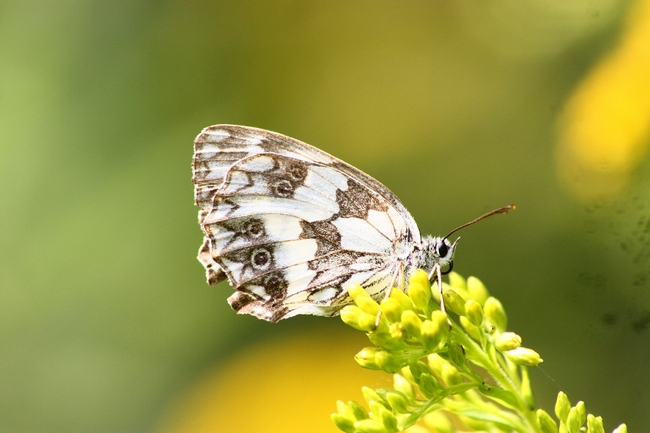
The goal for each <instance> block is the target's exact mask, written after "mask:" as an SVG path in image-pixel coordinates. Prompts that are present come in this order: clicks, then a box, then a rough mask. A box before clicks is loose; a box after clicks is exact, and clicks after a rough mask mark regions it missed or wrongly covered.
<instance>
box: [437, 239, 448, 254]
mask: <svg viewBox="0 0 650 433" xmlns="http://www.w3.org/2000/svg"><path fill="white" fill-rule="evenodd" d="M436 249H437V250H438V255H439V256H440V257H446V256H447V253H448V252H449V247H448V246H447V243H446V242H445V240H444V239H443V240H442V241H440V243H439V244H438V245H437V248H436Z"/></svg>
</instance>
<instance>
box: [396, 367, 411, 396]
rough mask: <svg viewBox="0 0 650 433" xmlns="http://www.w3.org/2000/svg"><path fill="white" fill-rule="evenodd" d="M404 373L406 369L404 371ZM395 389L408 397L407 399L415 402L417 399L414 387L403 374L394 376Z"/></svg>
mask: <svg viewBox="0 0 650 433" xmlns="http://www.w3.org/2000/svg"><path fill="white" fill-rule="evenodd" d="M402 371H404V369H402ZM393 388H395V390H396V391H399V392H401V393H402V394H404V395H405V396H406V398H408V399H410V400H413V399H414V398H415V390H414V389H413V385H411V383H410V382H409V381H408V380H406V378H405V377H404V376H402V375H401V374H394V375H393Z"/></svg>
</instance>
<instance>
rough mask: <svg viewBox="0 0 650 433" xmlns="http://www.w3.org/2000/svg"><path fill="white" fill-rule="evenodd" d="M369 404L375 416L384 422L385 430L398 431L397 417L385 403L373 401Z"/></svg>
mask: <svg viewBox="0 0 650 433" xmlns="http://www.w3.org/2000/svg"><path fill="white" fill-rule="evenodd" d="M369 406H370V410H371V411H372V414H373V418H374V419H376V420H378V421H380V422H381V423H382V425H383V426H384V431H385V432H396V431H398V429H397V419H395V415H394V414H393V412H391V411H390V410H388V409H387V408H386V407H385V406H384V405H382V404H381V403H379V402H377V401H373V402H371V403H370V404H369Z"/></svg>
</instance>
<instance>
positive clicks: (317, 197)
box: [192, 125, 456, 322]
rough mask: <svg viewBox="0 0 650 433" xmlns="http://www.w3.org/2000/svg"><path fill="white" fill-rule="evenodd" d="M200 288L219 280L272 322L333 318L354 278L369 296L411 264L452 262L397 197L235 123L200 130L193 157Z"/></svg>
mask: <svg viewBox="0 0 650 433" xmlns="http://www.w3.org/2000/svg"><path fill="white" fill-rule="evenodd" d="M192 167H193V178H192V181H193V183H194V184H195V202H196V204H197V205H199V206H200V207H201V210H200V211H199V223H200V225H201V228H202V230H203V232H204V242H203V245H202V246H201V248H200V250H199V257H198V258H199V261H200V262H201V263H202V264H203V265H204V266H205V268H206V273H207V279H208V283H209V284H211V285H212V284H216V283H218V282H220V281H223V280H224V279H226V278H228V279H229V281H230V283H231V285H232V286H233V288H235V289H236V292H235V293H234V294H233V295H232V296H231V297H230V298H229V299H228V301H229V303H230V305H231V306H232V307H233V309H235V310H236V311H237V312H239V313H247V314H252V315H255V316H257V317H259V318H261V319H264V320H268V321H272V322H276V321H278V320H281V319H283V318H287V317H291V316H294V315H297V314H315V315H321V316H332V315H336V314H338V312H339V311H340V310H341V308H343V307H344V306H345V305H348V304H349V303H350V302H351V301H350V299H349V297H348V295H347V287H348V286H349V285H350V284H352V283H358V284H360V285H361V286H362V287H364V289H365V290H366V291H367V292H368V293H369V294H370V295H371V296H372V297H373V298H375V299H377V300H380V299H381V298H382V297H383V296H384V294H385V292H386V290H388V288H389V287H390V286H392V285H395V283H396V282H398V280H400V281H401V280H406V279H407V277H408V275H409V274H410V273H411V272H412V271H413V270H415V269H417V268H423V269H425V270H428V271H433V270H435V269H438V270H439V269H440V268H441V267H442V268H443V269H444V268H447V267H449V266H451V263H452V260H453V255H454V250H455V246H456V243H453V244H451V243H450V242H449V241H448V240H447V239H446V238H439V237H438V238H433V237H430V236H425V237H421V235H420V232H419V230H418V227H417V225H416V223H415V221H414V220H413V218H412V217H411V215H410V214H409V212H408V211H407V210H406V208H405V207H404V206H403V205H402V203H401V202H400V201H399V200H398V199H397V197H396V196H395V195H394V194H393V193H392V192H390V190H388V188H386V187H385V186H383V185H382V184H381V183H379V182H378V181H377V180H375V179H373V178H372V177H370V176H368V175H367V174H365V173H363V172H362V171H360V170H358V169H356V168H355V167H353V166H351V165H349V164H347V163H345V162H343V161H341V160H339V159H337V158H335V157H333V156H331V155H329V154H327V153H325V152H323V151H321V150H319V149H317V148H315V147H312V146H310V145H308V144H305V143H302V142H300V141H298V140H295V139H292V138H290V137H286V136H284V135H281V134H277V133H274V132H270V131H264V130H261V129H256V128H250V127H245V126H235V125H215V126H210V127H208V128H205V129H204V130H203V131H202V132H201V134H199V136H198V137H197V138H196V140H195V145H194V158H193V164H192Z"/></svg>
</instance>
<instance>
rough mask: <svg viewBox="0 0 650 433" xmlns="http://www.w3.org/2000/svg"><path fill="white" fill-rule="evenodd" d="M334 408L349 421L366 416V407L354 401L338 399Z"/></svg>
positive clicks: (365, 417) (355, 420)
mask: <svg viewBox="0 0 650 433" xmlns="http://www.w3.org/2000/svg"><path fill="white" fill-rule="evenodd" d="M336 409H337V412H338V415H340V416H341V417H343V418H345V419H347V420H348V421H349V422H350V423H355V422H357V421H359V420H362V419H367V418H368V412H367V411H366V409H365V408H364V407H363V406H361V405H360V404H359V403H357V402H356V401H350V402H348V403H347V404H346V403H343V402H342V401H340V400H339V401H337V402H336Z"/></svg>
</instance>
